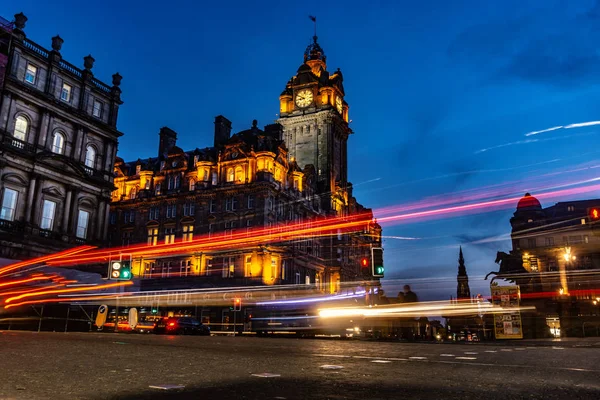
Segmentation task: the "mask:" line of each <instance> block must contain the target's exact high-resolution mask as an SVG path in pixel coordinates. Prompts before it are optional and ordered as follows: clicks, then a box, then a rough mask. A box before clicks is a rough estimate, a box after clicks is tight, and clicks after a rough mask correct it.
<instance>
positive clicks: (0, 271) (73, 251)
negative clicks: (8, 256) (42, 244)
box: [0, 246, 95, 275]
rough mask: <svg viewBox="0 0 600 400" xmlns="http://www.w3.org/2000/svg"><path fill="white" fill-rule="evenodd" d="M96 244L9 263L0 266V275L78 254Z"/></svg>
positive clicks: (92, 247)
mask: <svg viewBox="0 0 600 400" xmlns="http://www.w3.org/2000/svg"><path fill="white" fill-rule="evenodd" d="M94 248H95V246H80V247H75V248H73V249H69V250H65V251H61V252H58V253H54V254H50V255H47V256H43V257H38V258H33V259H30V260H26V261H21V262H18V263H15V264H9V265H5V266H4V267H2V268H0V275H4V274H5V273H7V272H10V271H14V270H16V269H19V268H22V267H29V266H32V265H35V264H41V263H45V262H47V261H51V260H54V259H57V258H61V257H64V256H68V255H73V254H77V253H81V252H84V251H87V250H91V249H94Z"/></svg>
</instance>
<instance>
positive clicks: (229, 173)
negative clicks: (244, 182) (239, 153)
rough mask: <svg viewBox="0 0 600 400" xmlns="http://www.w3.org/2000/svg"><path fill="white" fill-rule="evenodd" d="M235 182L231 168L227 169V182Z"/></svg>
mask: <svg viewBox="0 0 600 400" xmlns="http://www.w3.org/2000/svg"><path fill="white" fill-rule="evenodd" d="M234 180H235V172H234V171H233V168H227V182H233V181H234Z"/></svg>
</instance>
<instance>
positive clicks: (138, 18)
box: [0, 0, 600, 298]
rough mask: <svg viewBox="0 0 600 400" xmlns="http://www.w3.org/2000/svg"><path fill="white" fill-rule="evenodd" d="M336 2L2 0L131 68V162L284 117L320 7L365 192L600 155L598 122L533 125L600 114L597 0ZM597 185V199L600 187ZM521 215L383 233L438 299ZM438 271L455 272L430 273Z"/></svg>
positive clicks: (375, 203)
mask: <svg viewBox="0 0 600 400" xmlns="http://www.w3.org/2000/svg"><path fill="white" fill-rule="evenodd" d="M524 3H527V4H524ZM322 4H323V3H322V2H319V1H304V2H297V3H294V2H278V1H268V2H267V1H265V2H254V4H253V3H252V2H243V1H239V2H238V1H229V2H210V4H205V2H196V1H171V2H168V3H165V2H162V1H161V2H158V1H127V2H123V1H121V2H116V1H103V2H99V3H98V2H96V3H90V2H81V1H70V0H69V1H63V2H61V7H60V8H59V7H56V5H53V4H51V2H47V1H41V0H38V1H31V0H22V1H21V2H19V4H18V5H16V3H7V2H3V3H2V4H1V5H0V15H2V16H4V17H5V18H7V19H11V18H12V15H13V14H15V13H17V12H19V11H23V12H24V13H25V14H26V15H27V16H28V18H29V21H28V23H27V26H26V29H25V31H26V33H27V35H28V37H29V38H31V39H33V40H35V41H37V42H39V43H41V44H42V45H44V46H46V47H50V38H51V37H52V36H54V35H55V34H57V33H58V34H60V35H61V37H62V38H63V39H64V40H65V43H64V45H63V49H62V54H63V57H64V58H65V59H67V60H68V61H70V62H71V63H73V64H75V65H79V66H81V65H82V64H83V57H84V56H85V55H87V54H89V53H91V54H92V55H93V56H94V57H95V59H96V64H95V66H94V70H93V71H94V73H95V76H96V77H98V78H100V79H102V80H104V81H106V82H108V83H110V76H111V75H112V74H113V73H114V72H116V71H118V72H120V73H121V75H123V77H124V78H123V83H122V86H121V87H122V89H123V96H122V97H123V100H124V101H125V104H124V105H123V106H122V107H121V111H120V115H119V129H120V130H122V131H123V132H124V133H125V136H124V137H123V138H122V140H121V142H120V146H119V156H121V157H123V158H125V159H136V158H138V157H148V156H154V155H155V153H156V147H157V142H158V136H157V134H158V130H159V129H160V127H162V126H169V127H171V128H172V129H174V130H175V131H177V132H178V133H179V145H180V146H181V147H183V148H195V147H204V146H208V145H210V144H211V143H212V134H213V119H214V117H215V116H216V115H219V114H223V115H225V116H226V117H227V118H229V119H230V120H231V121H232V122H233V127H234V130H242V129H246V128H248V127H250V125H251V121H252V120H253V119H257V120H258V121H259V124H260V125H265V124H267V123H271V122H273V121H274V120H275V119H276V118H277V116H276V113H277V112H278V110H279V109H278V96H279V94H280V93H281V91H282V90H283V88H284V86H285V83H286V82H287V80H288V79H289V78H290V77H291V76H292V75H293V74H294V73H295V71H296V69H297V68H298V67H299V66H300V64H301V62H302V54H303V51H304V49H305V47H306V45H307V44H308V43H309V41H310V39H311V36H312V23H311V21H310V20H309V19H308V15H309V14H312V15H316V16H317V18H318V36H319V43H320V44H321V46H322V47H323V48H324V50H325V52H326V54H327V60H328V67H329V70H335V69H337V68H338V67H339V68H341V69H342V71H343V73H344V78H345V80H344V85H345V89H346V100H347V101H348V103H349V104H350V118H351V119H352V123H351V127H352V129H353V130H354V132H355V134H354V135H353V136H352V137H351V138H350V141H349V147H348V151H349V160H350V163H349V164H350V165H349V169H350V171H349V176H350V180H351V181H352V182H353V183H354V184H355V195H356V197H357V198H358V199H359V201H360V202H361V203H363V204H364V205H366V206H368V207H373V208H374V209H377V208H379V207H385V206H390V205H397V204H406V203H414V202H419V201H422V200H423V199H426V198H430V197H432V196H442V197H444V196H448V195H449V194H451V193H454V192H457V191H463V190H467V189H477V188H483V187H485V186H489V185H492V184H495V183H499V182H505V183H506V182H514V181H517V180H520V181H522V183H520V184H515V185H514V186H511V187H512V189H513V190H514V193H515V194H523V193H524V192H525V191H527V190H532V188H535V187H537V184H536V183H537V182H539V179H538V178H539V176H541V175H543V174H546V173H549V172H564V171H566V170H568V169H569V168H572V167H573V166H577V165H582V164H586V163H588V164H589V163H593V162H594V160H596V159H597V157H598V151H597V149H596V147H597V143H598V138H599V136H598V135H599V134H600V129H598V130H596V129H595V128H597V127H595V126H590V127H583V128H577V129H569V130H566V129H560V130H556V131H552V132H544V133H540V134H538V135H534V136H529V137H527V136H525V134H526V133H527V132H531V131H537V130H542V129H546V128H550V127H553V126H558V125H562V126H564V125H567V124H571V123H577V122H584V121H595V120H599V119H600V118H599V112H598V106H597V105H598V104H599V102H600V92H599V90H598V83H599V80H600V72H599V71H600V53H599V51H598V43H600V6H598V5H597V4H596V2H595V1H591V0H590V1H578V2H568V1H544V2H521V1H504V2H480V1H454V2H441V1H440V2H421V3H419V2H400V1H376V0H374V1H369V2H358V1H344V2H329V3H327V6H326V7H324V6H323V5H322ZM15 7H16V8H15ZM527 139H537V140H536V141H535V142H525V141H526V140H527ZM510 143H513V144H510ZM509 144H510V145H509ZM495 146H501V147H496V148H493V147H495ZM482 149H489V150H487V151H483V152H481V151H480V150H482ZM558 176H559V177H561V179H576V178H577V176H575V175H572V174H571V175H569V174H561V175H558ZM481 190H484V189H481ZM534 194H535V193H534ZM592 197H600V196H598V194H597V193H590V194H588V195H586V196H585V198H592ZM551 204H553V201H552V200H547V201H544V202H543V205H544V206H548V205H551ZM515 206H516V204H515ZM513 211H514V209H505V210H497V211H493V212H492V211H490V212H486V213H483V214H482V213H480V214H476V215H470V216H461V217H454V218H440V219H437V220H428V221H419V222H417V223H407V224H402V225H397V226H392V227H386V228H385V231H384V235H386V236H402V237H415V238H420V239H419V240H411V241H406V240H399V239H393V238H387V239H386V240H385V243H384V245H385V249H386V252H385V263H386V274H387V277H388V280H387V281H388V283H387V285H386V288H387V289H388V292H392V293H395V292H397V291H398V290H399V285H401V284H403V283H404V282H408V283H413V285H414V286H415V287H416V288H417V291H419V290H420V291H421V292H422V293H423V297H427V298H433V297H438V298H448V296H450V295H452V294H455V290H456V289H455V288H456V280H455V279H454V278H453V277H454V276H455V275H456V271H457V258H458V246H459V245H462V246H463V250H464V252H465V259H466V265H467V271H468V273H469V275H470V277H471V286H472V289H473V290H472V291H473V292H486V289H485V288H486V286H487V283H486V282H484V281H483V280H482V276H483V275H485V274H486V273H487V272H489V271H491V270H494V269H496V268H497V266H496V265H495V264H494V263H493V261H494V259H495V253H496V251H498V250H504V251H507V250H509V249H510V243H509V242H508V241H506V240H504V241H497V242H484V243H473V242H478V241H479V242H480V241H481V239H486V238H490V237H495V236H498V235H502V234H507V233H510V224H509V218H510V216H511V215H512V212H513ZM431 277H435V278H445V277H449V280H446V279H437V280H436V281H435V282H436V283H435V284H433V283H432V282H433V281H432V280H431V279H425V280H419V279H422V278H431ZM423 282H425V283H423Z"/></svg>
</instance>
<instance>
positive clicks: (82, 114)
mask: <svg viewBox="0 0 600 400" xmlns="http://www.w3.org/2000/svg"><path fill="white" fill-rule="evenodd" d="M26 22H27V17H26V16H25V15H23V14H22V13H20V14H17V15H15V19H14V22H8V21H6V20H0V74H2V75H1V76H0V85H1V86H0V91H1V92H0V142H1V145H0V146H1V147H0V206H1V210H0V242H1V245H0V257H5V258H27V257H33V256H37V255H40V254H47V253H53V252H56V251H60V250H61V249H64V248H68V247H72V246H76V245H79V244H82V243H92V244H101V243H104V241H105V239H106V231H107V225H108V215H109V207H110V196H111V191H112V188H113V175H112V173H113V163H114V159H115V154H116V150H117V140H118V138H119V137H120V136H121V135H122V133H121V132H119V131H118V130H117V115H118V110H119V106H120V105H121V104H122V101H121V89H120V88H119V85H120V83H121V76H120V75H119V74H118V73H117V74H115V75H113V80H112V83H113V86H112V87H111V86H109V85H107V84H105V83H103V82H101V81H100V80H98V79H97V78H96V77H95V76H94V74H93V72H92V68H93V66H94V61H95V60H94V58H93V57H92V56H91V55H88V56H86V57H84V59H83V63H84V68H83V69H81V68H78V67H76V66H74V65H73V64H71V63H69V62H67V61H66V60H64V59H63V58H62V55H61V53H60V51H61V48H62V45H63V39H62V38H61V37H60V36H55V37H53V38H52V49H51V50H48V49H46V48H44V47H42V46H41V45H39V44H37V43H35V42H33V41H32V40H30V39H28V38H27V37H26V35H25V32H24V28H25V23H26Z"/></svg>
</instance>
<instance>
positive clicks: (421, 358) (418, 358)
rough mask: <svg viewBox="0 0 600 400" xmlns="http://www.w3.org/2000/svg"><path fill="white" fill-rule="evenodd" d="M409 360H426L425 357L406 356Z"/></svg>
mask: <svg viewBox="0 0 600 400" xmlns="http://www.w3.org/2000/svg"><path fill="white" fill-rule="evenodd" d="M408 358H409V359H410V360H427V357H408Z"/></svg>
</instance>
